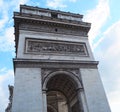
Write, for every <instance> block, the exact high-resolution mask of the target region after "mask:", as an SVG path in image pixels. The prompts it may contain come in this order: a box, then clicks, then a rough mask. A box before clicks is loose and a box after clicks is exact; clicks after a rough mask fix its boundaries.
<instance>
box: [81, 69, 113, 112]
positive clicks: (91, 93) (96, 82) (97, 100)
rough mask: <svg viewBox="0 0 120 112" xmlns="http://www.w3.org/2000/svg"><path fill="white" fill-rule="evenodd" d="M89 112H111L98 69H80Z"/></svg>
mask: <svg viewBox="0 0 120 112" xmlns="http://www.w3.org/2000/svg"><path fill="white" fill-rule="evenodd" d="M80 73H81V78H82V83H83V88H84V93H85V94H84V93H83V94H84V95H85V99H86V103H87V107H88V110H89V112H111V111H110V108H109V105H108V102H107V98H106V95H105V92H104V88H103V85H102V82H101V79H100V76H99V72H98V70H97V68H81V69H80Z"/></svg>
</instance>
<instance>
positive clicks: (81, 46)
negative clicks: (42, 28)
mask: <svg viewBox="0 0 120 112" xmlns="http://www.w3.org/2000/svg"><path fill="white" fill-rule="evenodd" d="M26 53H37V54H41V53H44V54H45V53H54V54H57V55H61V54H64V55H66V54H71V55H82V56H86V55H87V50H86V46H85V43H72V42H63V41H52V40H40V39H39V40H37V39H26Z"/></svg>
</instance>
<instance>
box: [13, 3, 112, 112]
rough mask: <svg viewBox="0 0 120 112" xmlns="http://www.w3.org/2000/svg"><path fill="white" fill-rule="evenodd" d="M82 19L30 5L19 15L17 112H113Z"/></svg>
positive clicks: (15, 61)
mask: <svg viewBox="0 0 120 112" xmlns="http://www.w3.org/2000/svg"><path fill="white" fill-rule="evenodd" d="M82 18H83V15H80V14H74V13H70V12H63V11H59V10H50V9H44V8H39V7H32V6H26V5H21V6H20V11H19V12H14V27H15V45H16V46H15V48H16V57H15V59H14V60H13V62H14V72H15V84H14V90H13V99H12V110H11V111H12V112H110V109H109V106H108V102H107V99H106V95H105V92H104V89H103V86H102V83H101V79H100V76H99V73H98V68H97V65H98V62H97V61H95V60H94V57H93V54H92V52H91V48H90V46H89V42H88V32H89V30H90V27H91V24H90V23H87V22H83V21H82Z"/></svg>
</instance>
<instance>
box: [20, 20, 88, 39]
mask: <svg viewBox="0 0 120 112" xmlns="http://www.w3.org/2000/svg"><path fill="white" fill-rule="evenodd" d="M19 29H20V30H27V31H36V32H47V33H56V34H64V35H74V36H84V37H87V31H86V30H84V28H79V27H75V26H66V25H61V24H58V23H49V22H47V23H44V22H39V23H34V22H33V23H24V22H23V23H21V24H20V27H19Z"/></svg>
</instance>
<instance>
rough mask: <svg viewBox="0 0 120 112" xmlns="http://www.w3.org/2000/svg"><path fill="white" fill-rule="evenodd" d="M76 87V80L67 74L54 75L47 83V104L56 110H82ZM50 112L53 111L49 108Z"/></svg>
mask: <svg viewBox="0 0 120 112" xmlns="http://www.w3.org/2000/svg"><path fill="white" fill-rule="evenodd" d="M76 88H77V86H76V82H75V81H74V80H73V79H72V78H71V77H70V76H68V75H66V74H57V75H55V76H53V77H52V78H51V79H49V81H48V83H47V90H48V91H47V104H48V105H51V106H53V108H55V110H56V112H68V111H69V112H80V111H79V105H78V104H79V102H78V100H77V92H76ZM76 103H77V106H75V105H76ZM65 105H66V106H65ZM60 108H64V110H62V109H60ZM48 112H51V111H49V108H48Z"/></svg>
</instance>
